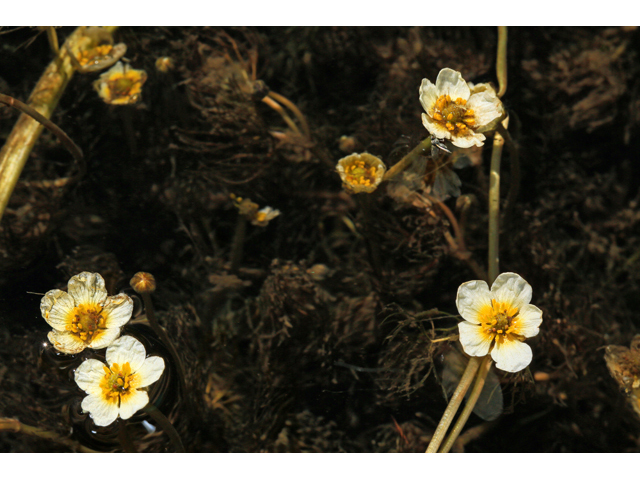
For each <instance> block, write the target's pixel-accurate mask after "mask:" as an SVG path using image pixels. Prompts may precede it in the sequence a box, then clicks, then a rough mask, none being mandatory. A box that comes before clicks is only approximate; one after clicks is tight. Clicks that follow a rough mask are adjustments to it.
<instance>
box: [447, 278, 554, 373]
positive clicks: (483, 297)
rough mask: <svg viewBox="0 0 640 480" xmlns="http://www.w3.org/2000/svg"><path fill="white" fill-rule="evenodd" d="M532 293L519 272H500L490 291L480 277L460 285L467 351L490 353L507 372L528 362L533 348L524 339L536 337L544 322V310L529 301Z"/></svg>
mask: <svg viewBox="0 0 640 480" xmlns="http://www.w3.org/2000/svg"><path fill="white" fill-rule="evenodd" d="M531 294H532V290H531V285H529V284H528V283H527V282H526V281H525V280H524V279H523V278H522V277H521V276H520V275H518V274H516V273H502V274H500V275H498V278H496V281H495V282H493V285H492V286H491V290H489V287H488V286H487V283H486V282H483V281H481V280H473V281H471V282H466V283H463V284H462V285H460V288H458V296H457V298H456V305H457V307H458V312H460V315H461V316H462V318H463V319H464V320H465V321H464V322H461V323H459V324H458V328H459V329H460V343H461V344H462V348H463V349H464V351H465V353H466V354H467V355H471V356H473V357H483V356H485V355H487V354H488V353H491V358H493V360H495V362H496V367H497V368H499V369H501V370H505V371H507V372H519V371H520V370H522V369H523V368H525V367H526V366H527V365H529V364H530V363H531V359H532V356H533V355H532V352H531V347H529V345H527V344H526V343H522V342H523V340H524V339H525V338H531V337H535V336H536V335H537V334H538V332H539V330H538V327H539V326H540V324H541V323H542V311H541V310H540V309H539V308H538V307H536V306H534V305H530V304H529V302H530V301H531Z"/></svg>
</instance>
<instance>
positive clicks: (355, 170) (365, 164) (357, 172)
mask: <svg viewBox="0 0 640 480" xmlns="http://www.w3.org/2000/svg"><path fill="white" fill-rule="evenodd" d="M336 171H337V172H338V174H339V175H340V178H341V179H342V184H343V185H344V186H345V187H346V188H347V189H348V190H350V191H352V192H354V193H360V192H364V193H371V192H373V191H374V190H375V189H376V188H378V185H380V183H381V182H382V179H383V178H384V174H385V172H386V171H387V167H386V166H385V164H384V163H383V162H382V160H380V159H379V158H378V157H376V156H374V155H371V154H370V153H366V152H365V153H352V154H351V155H347V156H346V157H344V158H341V159H340V160H338V165H337V166H336Z"/></svg>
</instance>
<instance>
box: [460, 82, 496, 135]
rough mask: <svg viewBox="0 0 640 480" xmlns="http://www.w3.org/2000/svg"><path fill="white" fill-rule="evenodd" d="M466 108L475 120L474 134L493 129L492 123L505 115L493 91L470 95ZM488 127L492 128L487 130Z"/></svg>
mask: <svg viewBox="0 0 640 480" xmlns="http://www.w3.org/2000/svg"><path fill="white" fill-rule="evenodd" d="M467 108H470V109H472V110H473V116H474V117H475V120H476V123H475V126H474V130H475V131H476V132H485V131H487V130H491V129H493V128H495V124H494V122H493V121H494V120H496V119H499V118H500V117H502V116H503V115H504V113H505V112H504V106H503V105H502V102H501V101H500V99H499V98H498V97H496V96H495V94H494V93H493V90H491V91H489V90H487V91H484V92H481V93H475V94H473V95H471V97H470V98H469V102H468V103H467ZM489 126H491V127H492V128H487V127H489Z"/></svg>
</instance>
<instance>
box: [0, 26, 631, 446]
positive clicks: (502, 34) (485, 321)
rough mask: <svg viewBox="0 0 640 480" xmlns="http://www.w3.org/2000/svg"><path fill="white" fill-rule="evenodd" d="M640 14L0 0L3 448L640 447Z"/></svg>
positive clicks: (0, 415)
mask: <svg viewBox="0 0 640 480" xmlns="http://www.w3.org/2000/svg"><path fill="white" fill-rule="evenodd" d="M45 33H46V35H45ZM639 35H640V31H638V30H636V29H632V28H605V29H590V28H549V29H518V28H514V29H510V30H509V32H508V39H507V32H506V29H505V28H499V29H495V28H464V29H457V30H455V32H453V31H452V30H450V29H438V28H375V29H373V28H342V27H340V28H290V29H286V31H283V29H281V28H225V29H222V28H162V27H157V28H150V27H149V28H146V27H145V28H124V27H123V28H120V29H116V28H114V27H110V28H107V29H100V28H97V27H91V28H86V27H80V28H78V29H71V28H59V29H53V28H52V27H43V28H42V29H38V30H32V29H17V30H15V29H6V30H2V29H0V43H1V44H2V45H3V47H2V48H3V55H1V56H0V94H1V96H0V102H1V103H0V144H2V145H4V147H3V148H2V150H1V151H0V186H2V191H1V192H0V209H1V210H0V215H1V217H0V219H1V220H0V272H1V274H0V289H1V291H2V294H1V296H0V297H1V301H0V336H1V338H2V341H1V342H0V389H1V391H2V395H0V451H102V452H110V451H138V452H164V451H185V450H186V451H191V452H200V451H206V452H424V451H425V450H427V449H429V451H434V452H435V451H471V452H522V451H524V452H549V451H550V452H583V451H595V452H601V451H637V450H638V448H639V447H638V445H640V415H639V412H640V407H639V405H640V402H639V401H638V398H640V393H639V392H640V354H639V353H638V348H637V347H638V345H637V344H638V342H637V338H636V334H637V333H638V328H639V326H640V323H639V322H640V320H639V319H638V314H637V311H638V298H640V274H639V273H638V271H639V269H638V268H637V266H638V260H639V258H640V231H639V230H638V225H640V203H639V202H640V190H639V187H640V183H639V182H638V180H637V179H638V178H640V164H639V163H638V158H637V157H638V154H637V152H638V147H639V145H637V144H638V137H639V136H638V131H639V129H640V117H639V116H638V113H637V112H638V111H639V110H640V109H639V107H640V88H638V81H637V78H639V74H640V57H639V56H638V47H637V45H639V44H640V42H638V36H639ZM433 80H435V82H433V83H432V81H433ZM507 80H508V83H507ZM507 85H508V88H507ZM34 88H35V89H34ZM20 100H21V101H22V102H20ZM34 111H35V113H34ZM21 115H22V116H21ZM38 115H40V116H38ZM43 126H44V128H45V129H44V130H43ZM136 272H138V273H136ZM147 272H151V273H152V274H153V275H152V274H151V273H147ZM500 272H506V273H502V274H500ZM524 279H526V281H525V280H524ZM456 292H457V295H456ZM531 302H533V303H534V304H535V306H534V305H533V304H531ZM51 329H53V330H51ZM629 345H630V348H629V347H628V346H629ZM494 361H495V362H496V364H495V365H494V364H493V362H494ZM496 367H497V368H496ZM465 397H466V400H465ZM458 407H461V409H460V414H459V415H458V416H457V417H456V412H457V411H458ZM443 414H444V415H443ZM534 422H535V425H536V428H535V429H533V430H531V429H528V427H529V426H530V425H531V424H532V423H534ZM449 427H451V428H449ZM523 429H527V432H528V433H527V435H526V436H524V435H523V434H522V431H523ZM448 432H449V436H447V435H446V434H447V433H448ZM525 437H526V438H525Z"/></svg>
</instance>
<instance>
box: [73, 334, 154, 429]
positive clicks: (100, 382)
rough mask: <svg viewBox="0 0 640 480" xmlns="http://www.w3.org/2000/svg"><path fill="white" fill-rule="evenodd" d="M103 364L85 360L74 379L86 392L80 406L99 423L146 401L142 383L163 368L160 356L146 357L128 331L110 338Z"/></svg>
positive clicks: (148, 382) (128, 413) (127, 413)
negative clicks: (127, 333) (112, 338)
mask: <svg viewBox="0 0 640 480" xmlns="http://www.w3.org/2000/svg"><path fill="white" fill-rule="evenodd" d="M106 360H107V365H105V364H104V363H102V362H101V361H99V360H96V359H92V358H91V359H88V360H85V361H84V362H83V363H82V365H80V366H79V367H78V369H77V370H76V373H75V379H76V383H77V384H78V386H79V387H80V388H81V389H82V390H84V391H85V392H87V393H88V394H89V395H88V396H86V397H85V398H84V400H82V410H83V411H85V412H89V413H90V414H91V418H92V419H93V421H94V423H95V424H96V425H98V426H99V427H105V426H107V425H110V424H112V423H113V422H114V421H115V420H116V419H117V418H118V416H119V417H120V418H122V419H124V420H126V419H128V418H131V416H132V415H133V414H134V413H136V412H137V411H138V410H140V409H142V408H144V407H145V406H147V404H148V403H149V395H148V394H147V392H146V390H147V389H146V387H148V386H149V385H151V384H152V383H154V382H155V381H157V380H158V379H159V378H160V377H161V376H162V372H163V371H164V360H163V359H162V358H160V357H149V358H146V351H145V349H144V346H143V345H142V343H140V342H139V341H138V340H136V339H135V338H133V337H130V336H128V335H126V336H124V337H120V338H119V339H118V340H116V341H115V342H113V343H112V344H111V346H110V347H109V348H107V353H106Z"/></svg>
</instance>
